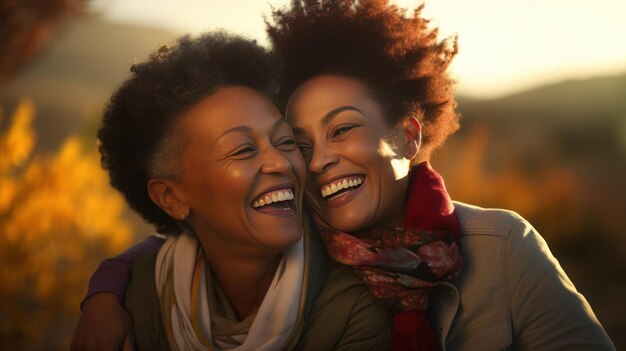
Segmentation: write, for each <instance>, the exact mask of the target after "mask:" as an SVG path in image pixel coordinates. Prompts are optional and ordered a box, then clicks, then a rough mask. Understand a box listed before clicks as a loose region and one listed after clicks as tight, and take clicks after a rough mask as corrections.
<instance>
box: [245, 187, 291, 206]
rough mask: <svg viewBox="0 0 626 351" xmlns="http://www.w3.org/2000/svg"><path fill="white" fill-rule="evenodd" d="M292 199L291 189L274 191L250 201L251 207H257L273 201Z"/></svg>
mask: <svg viewBox="0 0 626 351" xmlns="http://www.w3.org/2000/svg"><path fill="white" fill-rule="evenodd" d="M293 199H294V196H293V192H292V191H291V189H284V190H279V191H274V192H272V193H271V194H267V195H265V196H263V197H262V198H260V199H257V200H254V202H253V203H252V208H258V207H262V206H265V205H269V204H271V203H274V202H279V201H288V200H293Z"/></svg>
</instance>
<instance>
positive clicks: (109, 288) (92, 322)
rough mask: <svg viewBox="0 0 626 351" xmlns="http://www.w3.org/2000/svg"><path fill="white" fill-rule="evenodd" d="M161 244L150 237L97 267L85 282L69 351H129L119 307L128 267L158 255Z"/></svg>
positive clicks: (126, 321) (124, 318) (127, 323)
mask: <svg viewBox="0 0 626 351" xmlns="http://www.w3.org/2000/svg"><path fill="white" fill-rule="evenodd" d="M163 242H164V241H163V239H160V238H158V237H156V236H151V237H149V238H147V239H145V240H143V241H141V242H140V243H138V244H136V245H135V246H133V247H131V248H130V249H128V250H126V251H125V252H123V253H121V254H120V255H118V256H116V257H113V258H108V259H106V260H104V261H103V262H102V263H101V264H100V266H99V267H98V269H97V270H96V271H95V272H94V274H93V275H92V276H91V279H90V280H89V290H88V292H87V295H86V297H85V299H84V300H83V302H82V304H81V307H82V313H81V316H80V320H79V321H78V326H77V327H76V332H75V334H74V338H73V339H72V344H71V349H72V350H74V351H76V350H119V349H122V350H124V351H127V350H132V349H133V343H134V341H133V337H132V334H131V332H132V326H131V323H132V321H131V318H130V315H129V314H128V312H127V311H126V310H125V309H124V307H123V304H124V296H125V294H126V288H127V287H128V284H129V282H130V274H131V267H132V265H133V262H134V261H135V260H137V259H138V258H140V257H142V256H144V255H146V254H149V253H153V252H155V251H158V250H159V248H160V247H161V245H162V244H163Z"/></svg>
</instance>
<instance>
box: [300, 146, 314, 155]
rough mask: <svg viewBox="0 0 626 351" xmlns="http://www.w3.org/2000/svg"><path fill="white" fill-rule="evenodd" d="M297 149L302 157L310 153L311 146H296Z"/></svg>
mask: <svg viewBox="0 0 626 351" xmlns="http://www.w3.org/2000/svg"><path fill="white" fill-rule="evenodd" d="M298 149H300V152H301V153H302V154H303V155H307V154H308V153H309V152H311V146H309V145H307V144H298Z"/></svg>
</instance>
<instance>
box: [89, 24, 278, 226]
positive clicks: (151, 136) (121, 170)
mask: <svg viewBox="0 0 626 351" xmlns="http://www.w3.org/2000/svg"><path fill="white" fill-rule="evenodd" d="M215 48H220V49H219V50H216V49H215ZM199 67H202V69H198V68H199ZM131 72H132V76H131V78H130V79H129V80H128V81H126V82H125V83H124V84H123V85H122V86H121V87H120V88H119V89H118V90H117V91H116V92H115V94H114V95H113V96H112V97H111V100H110V101H109V103H108V105H107V107H106V111H105V113H104V117H103V120H102V126H101V128H100V130H99V131H98V141H99V151H100V153H101V155H102V157H101V162H102V166H103V167H104V168H105V169H106V170H108V172H109V176H110V178H111V185H113V187H115V188H116V189H118V190H119V191H120V192H121V193H122V194H123V195H124V197H125V198H126V201H127V202H128V203H129V204H130V206H131V207H132V208H133V209H134V210H135V211H137V212H138V213H139V214H140V215H141V217H143V218H144V219H145V220H146V221H148V222H150V223H152V224H154V225H155V227H156V229H157V231H158V232H159V233H164V234H165V233H167V234H177V233H179V232H180V226H179V225H178V224H177V223H176V220H174V219H173V218H171V217H170V216H168V215H167V214H166V213H165V212H163V210H161V209H160V208H159V207H158V206H157V205H155V204H154V202H152V200H151V199H150V197H149V196H148V193H147V191H146V181H147V180H148V179H149V178H151V177H153V176H159V177H166V176H173V175H175V174H176V173H177V172H179V171H180V167H177V164H176V158H175V157H173V156H172V155H173V154H174V153H175V152H174V151H175V150H180V148H181V147H182V146H183V145H184V144H183V139H182V138H179V135H178V134H177V133H171V132H169V131H172V130H175V128H176V122H177V120H178V117H180V115H181V114H182V113H183V112H185V111H186V110H187V109H188V108H190V107H191V106H193V105H194V104H196V103H197V102H198V101H200V100H201V99H202V98H204V97H206V96H207V95H209V94H211V93H212V92H213V91H215V90H216V89H218V88H220V87H223V86H228V85H245V86H248V87H251V88H253V89H255V90H258V91H259V92H261V93H263V94H265V95H266V96H268V97H270V98H271V97H273V96H275V94H276V92H277V85H276V82H275V74H276V67H275V61H274V60H273V59H272V56H271V54H270V53H269V52H268V51H267V50H266V49H264V48H262V47H261V46H259V45H257V44H256V43H254V42H251V41H248V40H245V39H243V38H241V37H238V36H234V35H227V34H225V33H214V34H213V35H205V36H203V37H198V38H194V39H192V38H191V37H189V36H184V37H181V38H180V39H179V40H178V42H177V43H176V44H175V45H173V46H170V47H168V46H163V47H162V48H161V49H160V50H159V51H158V52H156V53H155V54H153V55H152V56H150V58H149V59H148V60H147V61H146V62H143V63H139V64H135V65H133V66H132V68H131ZM127 150H133V152H127Z"/></svg>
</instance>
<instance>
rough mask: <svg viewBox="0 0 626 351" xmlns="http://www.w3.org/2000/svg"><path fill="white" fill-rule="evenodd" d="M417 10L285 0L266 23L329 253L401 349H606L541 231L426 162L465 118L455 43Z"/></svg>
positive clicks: (366, 1) (368, 1) (373, 0)
mask: <svg viewBox="0 0 626 351" xmlns="http://www.w3.org/2000/svg"><path fill="white" fill-rule="evenodd" d="M422 9H423V5H422V6H419V7H418V8H417V9H416V10H415V12H414V13H413V14H412V16H406V13H405V11H404V10H403V9H401V8H399V7H396V6H393V5H390V4H389V3H388V1H384V0H360V1H358V0H293V1H292V2H291V5H290V6H289V7H287V8H282V9H274V10H273V13H272V15H273V16H272V21H269V20H268V21H267V31H268V34H269V36H270V40H271V43H272V45H273V48H274V50H275V51H276V54H277V56H278V57H279V59H280V60H281V66H282V71H281V72H282V74H281V78H280V81H281V84H280V85H281V93H280V105H281V106H283V107H284V108H285V118H286V119H287V121H288V122H289V124H290V125H291V126H292V128H293V130H294V135H295V136H296V141H297V142H298V145H299V147H300V149H301V151H302V153H303V155H304V157H305V160H306V161H307V164H308V171H309V172H308V174H307V187H306V188H307V189H306V194H305V195H306V200H307V202H306V204H307V206H308V207H309V208H310V209H311V210H312V212H313V213H315V214H316V218H317V224H318V231H319V232H320V235H321V236H322V238H323V240H324V242H325V243H326V248H327V251H328V253H329V255H330V256H331V258H333V259H334V260H335V261H338V262H340V263H344V264H347V265H351V266H353V267H354V269H355V271H356V272H357V273H358V274H359V275H360V276H361V277H362V278H363V279H364V281H365V282H366V283H367V284H368V286H369V287H370V289H371V291H372V293H373V295H374V296H375V297H376V298H377V299H378V301H379V302H380V303H381V304H383V305H386V306H388V307H390V308H391V309H392V311H393V312H394V322H393V328H394V332H393V343H392V348H393V349H395V350H435V349H446V348H448V349H462V350H477V349H488V350H501V349H510V348H514V349H580V348H587V349H602V350H610V349H612V345H611V341H610V339H609V338H608V337H607V335H606V333H605V332H604V330H603V328H602V326H601V325H600V323H599V322H598V320H597V319H596V317H595V316H594V314H593V311H592V310H591V308H590V307H589V305H588V304H587V301H586V300H585V299H584V297H583V296H582V295H580V294H579V293H578V292H577V291H576V289H575V287H574V286H573V284H572V283H571V282H570V281H569V279H568V278H567V276H566V274H565V272H563V270H562V269H561V267H560V266H559V265H558V262H557V261H556V259H555V258H554V257H553V256H552V254H551V253H550V251H549V249H548V246H547V244H546V243H545V241H544V240H543V239H542V238H541V236H540V235H539V234H538V233H537V232H536V231H535V229H534V228H533V227H532V226H531V225H530V224H529V223H528V222H527V221H525V220H524V219H523V218H521V217H520V216H519V215H517V214H515V213H512V212H510V211H506V210H488V209H481V208H478V207H475V206H471V205H467V204H463V203H460V202H453V201H451V199H450V197H449V196H448V194H447V192H446V190H445V186H444V182H443V179H442V178H441V177H440V176H439V175H438V174H437V173H436V172H435V171H434V170H433V169H432V167H431V166H430V165H429V163H428V160H429V159H430V157H431V155H432V153H433V150H435V149H436V148H438V147H440V146H442V144H443V143H444V141H445V140H446V138H447V137H448V136H449V135H451V134H452V133H454V132H455V131H456V130H457V129H458V127H459V115H458V113H457V112H456V111H455V107H456V103H455V100H454V89H453V88H454V81H453V80H452V79H451V78H450V76H449V73H448V67H449V65H450V62H451V60H452V59H453V58H454V56H455V55H456V53H457V44H456V39H455V38H451V39H447V40H443V41H439V40H438V38H437V34H438V32H437V29H436V28H430V27H429V22H428V20H427V19H424V18H423V17H422ZM420 146H421V147H420ZM435 233H436V234H435ZM389 250H391V251H392V252H393V254H390V253H389ZM403 250H407V251H410V252H411V253H414V254H415V255H416V256H417V257H415V258H414V259H411V258H409V256H410V255H409V254H408V253H407V251H403ZM407 255H408V256H407ZM463 262H464V264H463Z"/></svg>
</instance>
